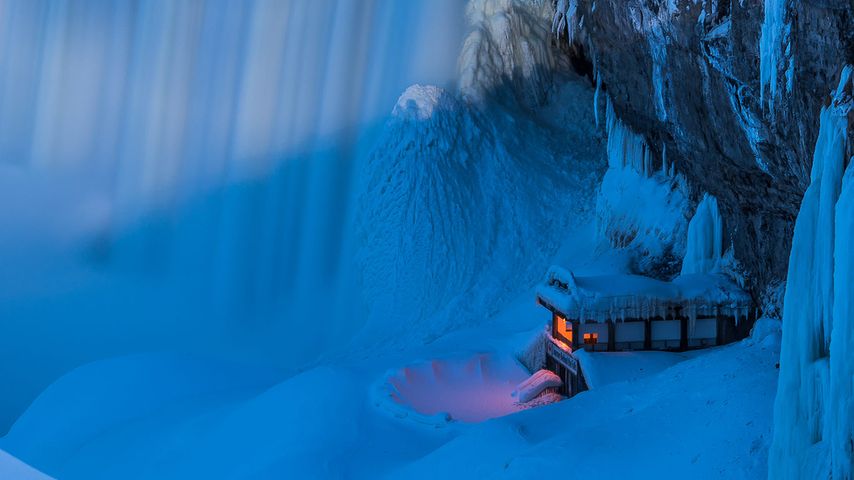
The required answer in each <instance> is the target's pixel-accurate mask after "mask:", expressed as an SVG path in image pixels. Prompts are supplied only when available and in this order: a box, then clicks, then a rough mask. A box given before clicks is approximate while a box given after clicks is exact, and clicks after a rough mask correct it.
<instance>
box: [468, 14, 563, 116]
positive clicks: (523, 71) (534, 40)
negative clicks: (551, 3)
mask: <svg viewBox="0 0 854 480" xmlns="http://www.w3.org/2000/svg"><path fill="white" fill-rule="evenodd" d="M544 3H545V2H541V1H536V0H535V1H522V0H472V1H471V2H469V5H468V9H467V17H468V21H469V24H470V26H471V31H470V33H469V34H468V36H467V37H466V40H465V43H464V44H463V48H462V52H461V53H460V59H459V70H460V91H461V92H462V93H463V95H464V96H465V97H466V98H467V99H469V100H472V101H475V102H482V101H483V100H485V99H486V98H487V97H489V96H492V95H494V94H495V93H496V90H506V88H505V87H506V85H507V84H515V85H517V86H518V85H525V88H523V89H517V91H516V93H517V95H518V96H520V97H521V100H523V101H524V102H526V103H540V102H542V101H543V100H544V99H545V96H546V93H547V91H548V89H549V87H550V85H551V75H552V72H551V70H552V67H553V66H554V64H555V60H554V57H553V55H554V51H553V50H552V48H551V46H550V45H549V38H550V35H549V31H548V29H547V28H546V27H545V25H544V24H545V22H544V15H545V9H544V8H543V7H544Z"/></svg>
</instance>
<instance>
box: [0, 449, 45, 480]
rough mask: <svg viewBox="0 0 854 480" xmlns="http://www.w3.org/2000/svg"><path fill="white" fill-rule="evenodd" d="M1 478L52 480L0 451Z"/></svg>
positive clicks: (11, 479)
mask: <svg viewBox="0 0 854 480" xmlns="http://www.w3.org/2000/svg"><path fill="white" fill-rule="evenodd" d="M0 478H7V479H9V480H50V478H51V477H48V476H47V475H45V474H43V473H41V472H39V471H38V470H36V469H34V468H33V467H31V466H29V465H27V464H26V463H24V462H22V461H20V460H18V459H17V458H15V457H13V456H12V455H9V454H8V453H7V452H4V451H3V450H0Z"/></svg>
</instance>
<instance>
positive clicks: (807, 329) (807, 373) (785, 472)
mask: <svg viewBox="0 0 854 480" xmlns="http://www.w3.org/2000/svg"><path fill="white" fill-rule="evenodd" d="M852 70H854V69H852V67H851V66H848V67H845V68H844V70H843V72H842V75H841V79H840V84H839V87H838V89H837V91H836V92H835V94H834V95H833V100H832V102H831V104H830V105H829V106H828V107H825V108H824V109H823V110H822V112H821V116H820V119H821V125H820V129H819V136H818V140H817V142H816V147H815V155H814V157H813V167H812V172H811V180H812V181H811V183H810V186H809V188H807V191H806V193H805V194H804V199H803V202H802V203H801V210H800V212H799V213H798V219H797V221H796V224H795V235H794V239H793V242H792V253H791V256H790V257H789V273H788V279H787V283H786V296H785V302H784V307H783V325H784V330H783V346H782V352H781V356H780V384H779V387H778V392H777V401H776V403H775V405H774V443H773V448H772V449H771V453H770V458H769V465H770V474H771V476H772V477H773V478H828V476H829V475H830V474H832V477H833V478H850V477H851V475H852V472H854V468H853V467H854V457H852V445H854V427H852V425H854V409H852V408H851V407H852V403H851V402H852V370H853V368H852V361H851V353H852V350H854V342H852V338H854V336H852V334H851V331H852V329H854V311H852V306H851V305H852V301H851V297H852V294H854V290H852V287H851V286H852V283H851V280H852V277H854V262H852V257H851V254H850V253H849V252H850V250H851V240H852V231H853V230H852V218H854V208H852V205H854V201H852V196H854V193H852V189H854V182H852V178H853V177H854V162H851V161H850V159H846V158H845V142H846V135H847V127H848V118H847V116H848V114H849V112H851V110H852V108H854V99H852V90H854V85H853V84H852ZM846 161H848V164H849V165H848V168H847V172H845V171H844V170H843V168H844V166H845V163H846Z"/></svg>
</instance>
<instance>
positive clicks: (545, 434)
mask: <svg viewBox="0 0 854 480" xmlns="http://www.w3.org/2000/svg"><path fill="white" fill-rule="evenodd" d="M773 345H774V344H773V342H769V343H768V344H767V345H765V344H763V342H758V343H757V342H753V341H745V342H742V343H739V344H735V345H731V346H727V347H720V348H715V349H711V350H706V351H704V352H703V353H701V354H699V355H698V356H697V357H696V358H693V359H689V360H685V361H682V362H680V363H677V364H676V365H674V366H672V367H670V368H666V369H664V370H662V371H660V372H658V373H656V374H653V375H650V376H647V377H642V378H637V379H636V380H634V381H621V382H617V383H612V384H609V385H605V386H603V387H601V388H596V389H594V390H590V391H587V392H582V393H581V394H579V395H576V396H575V397H573V398H571V399H568V400H565V401H562V402H558V403H556V404H553V405H551V406H548V407H545V408H538V409H532V410H527V411H524V412H521V413H518V414H515V415H510V416H507V417H502V418H499V419H495V420H493V421H490V422H486V423H482V424H478V425H476V426H475V427H474V428H471V429H469V430H467V431H466V432H465V433H464V434H461V435H460V436H458V437H457V438H455V439H453V440H452V441H450V442H448V443H446V444H444V445H443V446H442V447H441V448H438V449H436V450H434V451H432V452H430V453H429V454H427V455H425V456H424V457H422V458H420V459H418V460H417V461H415V462H413V463H410V464H408V465H406V466H405V467H403V468H402V469H400V470H397V471H395V472H394V473H393V475H392V476H393V477H400V478H496V477H503V478H532V477H537V476H540V475H542V473H541V472H565V471H567V469H570V471H571V472H572V476H573V478H646V477H648V475H647V472H650V475H651V476H652V477H653V478H691V479H745V478H764V477H765V476H766V472H767V470H766V468H767V466H766V463H765V452H766V451H767V449H768V443H769V437H770V434H771V415H770V409H771V405H772V403H773V396H774V385H775V382H776V380H777V369H776V367H775V362H776V361H777V353H778V350H777V349H776V348H774V346H773Z"/></svg>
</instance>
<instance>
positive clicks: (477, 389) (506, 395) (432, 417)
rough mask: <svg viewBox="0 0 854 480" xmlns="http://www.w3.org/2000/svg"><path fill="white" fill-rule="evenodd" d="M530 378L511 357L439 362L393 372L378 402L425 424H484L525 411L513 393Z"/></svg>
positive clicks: (380, 390)
mask: <svg viewBox="0 0 854 480" xmlns="http://www.w3.org/2000/svg"><path fill="white" fill-rule="evenodd" d="M527 377H528V374H527V372H526V371H525V369H524V368H523V367H522V366H521V365H520V364H519V363H518V362H517V361H516V360H515V359H513V358H512V357H509V356H496V355H489V354H481V355H476V356H474V357H469V358H457V359H444V360H433V361H429V362H424V363H419V364H415V365H409V366H406V367H403V368H401V369H399V370H396V371H392V372H390V373H389V374H388V376H387V378H385V379H384V380H383V381H382V382H381V383H380V384H379V385H378V389H377V397H378V398H377V400H376V402H375V403H376V404H377V405H378V406H379V407H381V408H383V409H385V410H387V411H390V412H392V414H394V415H395V416H396V417H400V418H410V419H412V420H415V421H416V422H419V423H426V424H432V425H444V424H446V423H448V422H451V421H454V420H459V421H461V422H466V423H473V422H482V421H484V420H488V419H490V418H495V417H500V416H503V415H507V414H510V413H513V412H516V411H518V410H520V409H522V408H523V407H522V406H520V405H518V403H517V401H516V399H515V398H514V397H513V395H512V393H513V392H514V389H515V387H516V385H518V384H519V383H520V382H522V381H523V380H526V379H527Z"/></svg>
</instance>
